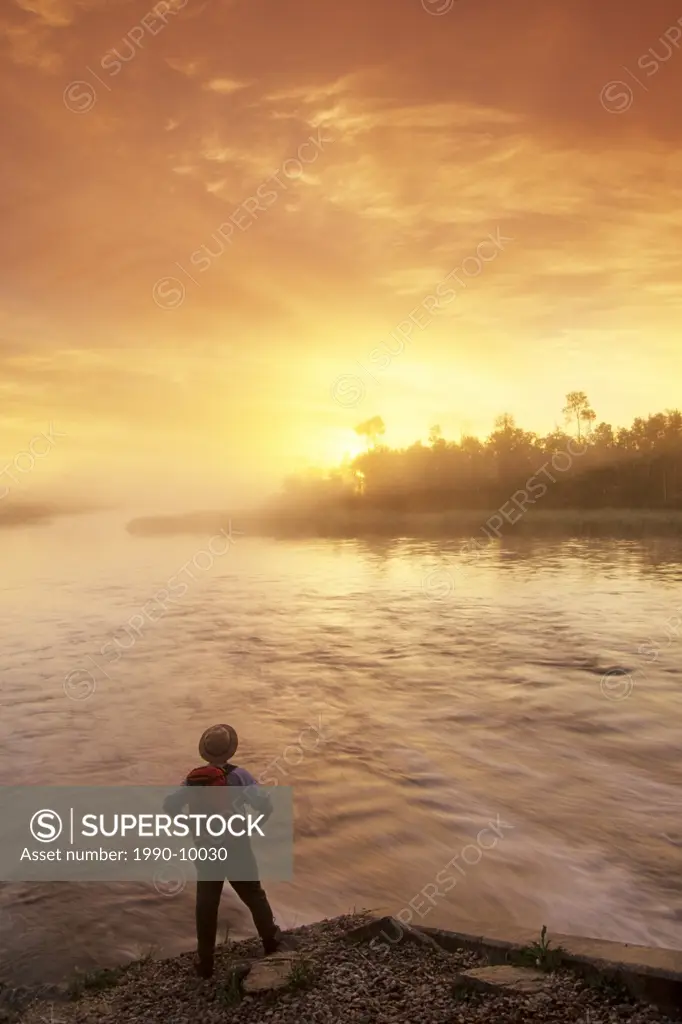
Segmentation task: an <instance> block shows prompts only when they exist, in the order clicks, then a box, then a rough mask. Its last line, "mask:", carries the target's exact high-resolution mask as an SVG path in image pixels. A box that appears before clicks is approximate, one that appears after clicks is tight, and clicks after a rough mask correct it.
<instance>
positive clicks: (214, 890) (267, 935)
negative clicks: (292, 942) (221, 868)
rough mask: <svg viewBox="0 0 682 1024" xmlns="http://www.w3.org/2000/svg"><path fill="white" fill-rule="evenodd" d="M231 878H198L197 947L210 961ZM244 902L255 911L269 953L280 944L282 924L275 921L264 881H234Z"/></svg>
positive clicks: (205, 959)
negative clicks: (219, 917)
mask: <svg viewBox="0 0 682 1024" xmlns="http://www.w3.org/2000/svg"><path fill="white" fill-rule="evenodd" d="M225 881H227V879H219V880H218V881H204V880H202V879H199V880H198V881H197V949H198V952H199V959H200V960H203V961H210V960H211V959H212V957H213V952H214V950H215V941H216V931H217V929H218V907H219V906H220V897H221V895H222V892H223V885H224V884H225ZM230 885H231V886H232V888H233V889H234V891H235V892H236V893H237V896H239V899H240V900H241V901H242V903H245V904H246V906H247V907H248V908H249V910H250V911H251V916H252V917H253V923H254V924H255V926H256V930H257V932H258V934H259V935H260V937H261V941H262V943H263V946H264V948H265V952H266V953H271V952H273V950H274V949H275V948H276V945H277V939H278V936H279V928H278V927H277V925H276V924H275V919H274V917H273V915H272V910H271V908H270V904H269V903H268V898H267V896H266V895H265V890H264V889H263V886H262V885H261V884H260V882H230Z"/></svg>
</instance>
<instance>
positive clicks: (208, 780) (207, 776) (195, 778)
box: [185, 764, 235, 786]
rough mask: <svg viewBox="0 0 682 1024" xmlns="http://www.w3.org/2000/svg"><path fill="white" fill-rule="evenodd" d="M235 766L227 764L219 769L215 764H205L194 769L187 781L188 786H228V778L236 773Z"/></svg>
mask: <svg viewBox="0 0 682 1024" xmlns="http://www.w3.org/2000/svg"><path fill="white" fill-rule="evenodd" d="M234 769H235V765H233V764H226V765H224V766H223V767H218V766H217V765H215V764H203V765H202V766H201V768H194V769H193V770H192V771H191V772H190V773H189V775H188V776H187V778H186V779H185V785H186V786H227V785H228V781H227V776H228V775H229V774H230V772H232V771H234Z"/></svg>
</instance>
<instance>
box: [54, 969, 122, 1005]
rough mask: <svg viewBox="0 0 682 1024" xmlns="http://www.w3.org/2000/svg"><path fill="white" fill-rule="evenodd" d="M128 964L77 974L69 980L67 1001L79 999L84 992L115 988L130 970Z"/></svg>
mask: <svg viewBox="0 0 682 1024" xmlns="http://www.w3.org/2000/svg"><path fill="white" fill-rule="evenodd" d="M130 966H131V965H130V964H123V965H122V966H121V967H103V968H101V969H99V970H96V971H87V972H83V973H79V974H77V975H76V976H75V977H74V978H72V979H71V981H70V982H69V984H68V986H67V990H66V992H67V995H68V997H69V999H72V1000H74V1001H75V1000H77V999H81V998H82V997H83V996H84V995H85V993H86V992H103V991H104V990H105V989H108V988H115V987H116V985H118V983H119V981H120V980H121V978H122V977H123V975H124V974H125V973H126V971H127V970H128V969H129V968H130Z"/></svg>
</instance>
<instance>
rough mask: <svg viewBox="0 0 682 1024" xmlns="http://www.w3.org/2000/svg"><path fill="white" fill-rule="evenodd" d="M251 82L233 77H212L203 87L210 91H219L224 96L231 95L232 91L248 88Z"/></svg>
mask: <svg viewBox="0 0 682 1024" xmlns="http://www.w3.org/2000/svg"><path fill="white" fill-rule="evenodd" d="M250 84H251V83H250V82H236V81H235V80H234V79H232V78H211V79H209V81H208V82H204V86H203V88H204V89H206V90H207V91H208V92H217V93H220V94H221V95H222V96H229V95H230V93H233V92H239V91H240V90H241V89H247V88H248V86H249V85H250Z"/></svg>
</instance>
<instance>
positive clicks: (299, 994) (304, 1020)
mask: <svg viewBox="0 0 682 1024" xmlns="http://www.w3.org/2000/svg"><path fill="white" fill-rule="evenodd" d="M367 921H368V918H367V916H366V915H357V914H354V915H347V916H343V917H338V918H334V919H332V920H325V921H321V922H319V923H317V924H315V925H311V926H308V927H304V928H299V929H296V930H295V931H294V932H292V933H289V934H290V935H292V936H293V937H295V946H296V950H295V952H292V953H288V954H287V953H283V954H276V955H275V957H268V958H263V956H262V950H261V948H260V945H259V943H258V942H257V940H255V939H249V940H247V941H244V942H238V943H230V944H225V945H223V946H221V947H220V948H219V951H218V954H217V957H216V971H215V975H214V977H213V979H211V980H210V981H202V980H200V979H199V978H198V977H197V975H196V974H195V971H194V956H193V954H190V953H187V954H183V955H182V956H179V957H176V958H174V959H170V960H153V959H151V958H150V959H146V960H142V961H138V962H135V963H133V964H130V965H127V966H126V967H123V968H119V969H117V970H115V971H109V972H107V971H102V972H98V974H96V975H90V976H84V977H83V978H81V979H80V980H78V979H77V980H76V981H75V982H72V983H71V985H70V986H69V987H68V989H64V990H63V991H61V992H60V993H59V994H57V993H54V994H53V996H52V998H51V999H48V1000H46V999H44V998H43V999H36V1000H34V1001H33V1002H32V1003H31V1004H30V1005H27V1006H25V1007H24V1008H23V1009H22V1010H21V1011H20V1012H17V1013H16V1014H14V1015H13V1020H14V1021H16V1022H20V1024H157V1022H158V1024H195V1022H197V1024H233V1022H234V1024H237V1022H239V1024H669V1019H668V1018H667V1017H665V1016H664V1015H663V1014H661V1013H660V1012H659V1011H658V1010H656V1009H655V1008H653V1007H651V1006H645V1005H642V1004H637V1003H634V1002H633V1001H632V1000H630V999H629V998H628V997H627V996H626V995H624V993H623V992H621V991H618V990H616V989H612V988H609V987H608V985H607V984H605V983H604V984H600V985H598V986H596V987H595V986H594V985H592V986H590V985H587V984H586V983H585V982H584V981H582V980H580V979H579V978H577V977H576V976H575V975H573V974H571V973H568V972H566V971H563V970H553V971H548V972H547V973H545V972H540V971H538V970H531V971H526V972H525V975H524V978H523V980H522V982H521V983H519V982H516V983H514V982H513V980H512V981H510V979H509V977H508V976H507V975H505V971H506V972H507V974H510V973H511V974H513V970H512V971H509V969H508V968H494V969H491V971H495V970H497V971H498V972H500V976H499V981H501V983H500V984H498V982H497V981H496V982H495V983H493V984H491V983H489V982H486V983H485V984H484V983H483V979H482V975H485V974H486V972H485V971H481V970H474V971H473V974H471V973H470V972H471V969H472V968H474V969H476V968H482V967H484V965H485V961H484V960H482V959H481V958H480V957H477V956H476V955H475V954H473V953H470V952H465V951H459V952H454V953H453V952H446V951H445V950H443V949H441V948H439V947H438V946H437V944H436V943H435V942H434V941H433V940H432V939H429V938H428V937H426V936H424V937H420V936H418V935H416V934H415V933H413V932H411V930H410V929H407V930H404V931H402V934H401V936H400V939H399V940H398V941H395V942H394V943H393V942H392V943H391V944H390V946H389V945H388V944H386V943H384V944H383V946H382V948H381V949H380V948H378V947H377V946H376V944H375V943H373V942H371V941H370V936H369V935H365V934H364V932H365V931H366V929H367ZM517 973H518V972H517ZM522 973H523V972H522ZM474 975H475V976H477V979H478V980H477V982H476V985H473V984H469V981H471V982H473V980H474ZM479 976H480V977H479ZM526 976H527V979H528V980H527V981H526ZM505 979H506V983H505ZM0 1016H1V1014H0Z"/></svg>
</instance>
